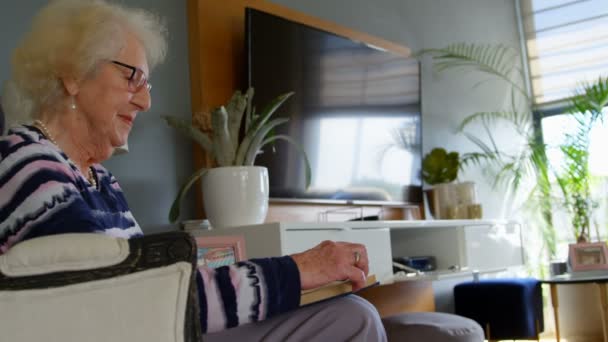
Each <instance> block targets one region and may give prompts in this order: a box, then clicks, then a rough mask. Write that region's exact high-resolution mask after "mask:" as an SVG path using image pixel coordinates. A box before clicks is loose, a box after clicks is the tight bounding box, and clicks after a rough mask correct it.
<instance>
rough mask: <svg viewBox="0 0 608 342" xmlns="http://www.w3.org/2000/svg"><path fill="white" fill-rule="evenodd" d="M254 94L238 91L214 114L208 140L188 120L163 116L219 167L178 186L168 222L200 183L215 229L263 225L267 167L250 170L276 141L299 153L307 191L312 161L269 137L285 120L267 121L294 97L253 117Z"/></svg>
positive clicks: (204, 170)
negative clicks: (258, 157) (259, 154)
mask: <svg viewBox="0 0 608 342" xmlns="http://www.w3.org/2000/svg"><path fill="white" fill-rule="evenodd" d="M253 94H254V91H253V88H249V89H248V90H247V91H246V92H245V93H244V94H243V93H241V92H240V91H236V92H235V93H234V94H233V95H232V97H231V98H230V100H229V102H228V103H227V104H226V106H220V107H218V108H215V109H213V110H212V111H211V125H212V132H211V136H209V135H208V134H207V133H205V132H202V131H201V130H200V129H199V128H198V127H195V126H194V125H192V123H191V122H190V121H188V120H183V119H180V118H177V117H174V116H163V118H164V119H165V120H166V122H167V123H168V124H169V125H170V126H172V127H174V128H176V129H178V130H179V131H180V132H182V133H184V134H185V135H186V136H189V137H190V138H192V139H193V140H194V141H195V142H196V143H198V144H199V145H200V146H201V147H202V148H203V149H204V150H205V151H206V152H207V153H210V154H211V156H212V157H213V159H214V160H215V163H216V164H217V165H218V167H215V168H205V167H203V168H201V169H199V170H197V171H196V172H194V174H192V176H190V178H189V179H188V180H187V181H186V182H185V183H184V184H183V185H182V187H181V188H180V190H179V192H178V194H177V196H176V198H175V200H174V202H173V205H172V206H171V210H170V212H169V221H170V222H175V221H176V220H177V219H178V217H179V211H180V203H181V201H182V199H183V197H184V195H185V194H186V192H187V191H188V190H189V189H190V187H191V186H192V185H193V184H194V183H195V182H196V181H197V180H198V179H199V178H201V179H202V191H203V203H204V207H205V213H206V215H207V219H208V220H209V222H210V223H211V225H212V226H213V227H231V226H239V225H247V224H257V223H262V222H264V219H265V218H266V213H267V211H268V171H267V169H266V168H265V167H260V166H254V162H255V158H256V156H257V154H258V153H259V152H260V150H261V149H262V148H263V147H264V146H266V145H268V144H271V143H273V142H274V141H277V140H284V141H287V142H288V143H290V144H292V145H294V146H295V147H296V148H297V149H298V150H299V151H300V152H301V153H302V155H303V157H304V158H303V159H304V163H305V171H306V186H309V185H310V179H311V169H310V162H309V160H308V157H307V155H306V153H305V151H304V150H303V149H302V148H301V146H300V145H298V144H297V143H296V142H295V141H294V140H293V139H292V138H291V137H289V136H287V135H282V134H276V135H273V134H270V133H271V132H272V130H273V128H275V127H277V126H279V125H281V124H284V123H286V122H287V121H288V120H289V119H287V118H274V119H271V117H272V115H273V114H274V113H275V111H276V110H277V109H278V108H279V107H280V106H281V105H282V104H283V103H284V102H285V101H286V100H287V99H288V98H289V97H290V96H291V95H293V93H292V92H289V93H286V94H283V95H280V96H278V97H277V98H276V99H274V100H273V101H271V102H270V103H269V104H268V105H267V106H266V107H265V108H264V109H263V110H262V111H261V112H260V113H256V112H255V109H254V108H253V106H252V99H253ZM242 124H244V127H243V129H242V130H241V125H242ZM241 132H244V133H243V134H241Z"/></svg>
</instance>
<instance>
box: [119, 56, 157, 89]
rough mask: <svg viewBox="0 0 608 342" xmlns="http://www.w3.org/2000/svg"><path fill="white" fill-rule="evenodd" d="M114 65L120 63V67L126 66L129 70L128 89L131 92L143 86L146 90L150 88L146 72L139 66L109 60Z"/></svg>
mask: <svg viewBox="0 0 608 342" xmlns="http://www.w3.org/2000/svg"><path fill="white" fill-rule="evenodd" d="M110 62H112V63H114V64H116V65H120V66H121V67H124V68H127V69H130V70H131V76H129V77H128V80H129V91H130V92H133V93H137V92H139V91H140V90H141V88H143V87H144V86H145V87H146V89H147V90H148V91H150V89H152V85H151V84H150V83H148V78H147V77H146V74H145V73H144V72H143V70H141V69H140V68H137V67H134V66H132V65H129V64H125V63H122V62H119V61H110Z"/></svg>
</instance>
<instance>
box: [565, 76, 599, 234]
mask: <svg viewBox="0 0 608 342" xmlns="http://www.w3.org/2000/svg"><path fill="white" fill-rule="evenodd" d="M570 105H571V106H570V110H569V112H570V113H571V115H572V116H573V117H574V119H575V121H576V123H577V127H576V130H575V131H574V133H571V134H567V135H566V139H565V142H564V143H563V144H561V145H560V146H559V148H560V150H561V152H562V153H563V155H564V165H563V166H562V168H561V170H556V179H557V183H558V185H559V187H560V189H561V191H562V193H563V195H564V197H563V205H564V207H565V208H566V210H567V211H568V212H569V213H570V216H571V220H572V226H573V228H574V232H573V233H574V237H575V239H576V241H577V242H585V241H587V240H588V239H589V233H590V217H591V214H592V212H593V208H594V206H595V203H594V201H593V199H592V197H591V186H590V181H591V175H590V172H589V144H590V132H591V129H592V128H593V126H594V125H595V124H596V123H597V122H598V121H602V120H603V119H604V118H603V109H604V107H606V106H607V105H608V78H602V77H600V78H599V79H598V80H597V81H596V82H594V83H593V84H587V85H583V86H581V87H580V88H579V89H577V90H576V91H575V96H574V97H573V98H572V99H571V100H570Z"/></svg>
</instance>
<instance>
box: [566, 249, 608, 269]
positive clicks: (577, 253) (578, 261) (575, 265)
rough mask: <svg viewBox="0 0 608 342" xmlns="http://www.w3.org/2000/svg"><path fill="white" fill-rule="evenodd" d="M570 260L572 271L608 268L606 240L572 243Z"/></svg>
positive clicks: (569, 254)
mask: <svg viewBox="0 0 608 342" xmlns="http://www.w3.org/2000/svg"><path fill="white" fill-rule="evenodd" d="M568 260H569V261H570V267H571V268H572V271H575V272H576V271H592V270H608V247H606V243H605V242H594V243H573V244H570V250H569V253H568Z"/></svg>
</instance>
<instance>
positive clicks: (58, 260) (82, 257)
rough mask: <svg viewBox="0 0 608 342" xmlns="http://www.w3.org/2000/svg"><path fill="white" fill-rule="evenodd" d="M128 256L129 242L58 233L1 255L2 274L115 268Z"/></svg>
mask: <svg viewBox="0 0 608 342" xmlns="http://www.w3.org/2000/svg"><path fill="white" fill-rule="evenodd" d="M128 255H129V242H128V241H127V240H125V239H121V238H115V237H111V236H107V235H103V234H91V233H82V234H58V235H49V236H43V237H39V238H35V239H31V240H26V241H23V242H20V243H18V244H16V245H15V246H13V247H12V248H11V249H9V250H8V252H7V253H6V254H3V255H0V272H1V273H3V274H5V275H7V276H9V277H17V276H25V275H37V274H45V273H52V272H58V271H74V270H88V269H93V268H100V267H106V266H112V265H115V264H118V263H120V262H122V261H124V260H125V258H126V257H127V256H128Z"/></svg>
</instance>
